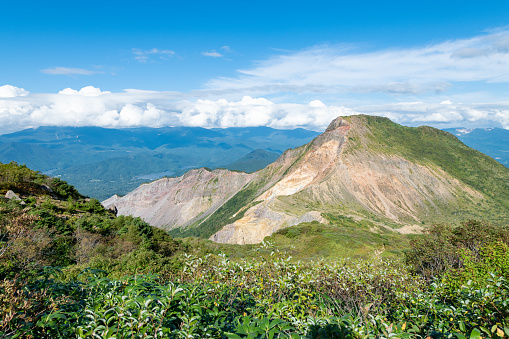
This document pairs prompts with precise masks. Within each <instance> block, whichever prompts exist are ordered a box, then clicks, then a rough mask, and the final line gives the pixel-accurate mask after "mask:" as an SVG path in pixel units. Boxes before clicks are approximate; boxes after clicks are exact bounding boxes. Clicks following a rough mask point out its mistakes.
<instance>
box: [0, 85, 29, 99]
mask: <svg viewBox="0 0 509 339" xmlns="http://www.w3.org/2000/svg"><path fill="white" fill-rule="evenodd" d="M28 93H29V92H28V91H26V90H25V89H24V88H19V87H15V86H11V85H3V86H0V98H14V97H20V96H26V95H28Z"/></svg>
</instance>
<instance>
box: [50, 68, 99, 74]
mask: <svg viewBox="0 0 509 339" xmlns="http://www.w3.org/2000/svg"><path fill="white" fill-rule="evenodd" d="M41 73H44V74H51V75H92V74H97V73H101V72H98V71H91V70H88V69H83V68H69V67H53V68H45V69H41Z"/></svg>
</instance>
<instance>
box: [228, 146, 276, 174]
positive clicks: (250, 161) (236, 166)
mask: <svg viewBox="0 0 509 339" xmlns="http://www.w3.org/2000/svg"><path fill="white" fill-rule="evenodd" d="M280 155H281V154H279V153H275V152H269V151H266V150H263V149H257V150H254V151H253V152H251V153H249V154H247V155H245V156H243V157H242V158H240V159H237V160H236V161H234V162H232V163H229V164H228V165H226V166H225V168H227V169H229V170H232V171H242V172H247V173H251V172H256V171H257V170H259V169H261V168H264V167H265V166H267V165H268V164H270V163H273V162H274V161H276V159H277V158H279V156H280Z"/></svg>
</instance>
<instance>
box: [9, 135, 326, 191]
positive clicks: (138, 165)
mask: <svg viewBox="0 0 509 339" xmlns="http://www.w3.org/2000/svg"><path fill="white" fill-rule="evenodd" d="M316 135H318V133H317V132H313V131H307V130H304V129H294V130H276V129H273V128H269V127H246V128H225V129H205V128H200V127H163V128H148V127H143V128H126V129H108V128H100V127H55V126H49V127H39V128H36V129H26V130H23V131H18V132H15V133H11V134H5V135H0V161H1V162H6V163H7V162H10V161H16V162H17V163H21V164H26V165H27V166H29V167H30V168H32V169H34V170H38V171H41V172H44V173H46V174H49V175H52V176H58V177H60V178H62V179H64V180H66V181H68V182H69V183H71V184H72V185H74V186H76V187H77V188H78V189H79V190H80V192H82V193H83V194H85V195H88V196H91V197H95V198H99V199H101V200H103V199H106V198H107V197H109V196H111V195H112V194H121V195H122V194H126V193H128V192H130V191H132V190H133V189H135V188H136V187H138V186H139V185H140V184H141V183H143V182H147V181H150V180H155V179H158V178H161V177H163V176H172V175H182V174H184V173H185V172H187V171H188V170H189V169H191V168H199V167H209V168H218V167H228V164H230V163H232V166H234V168H233V169H237V167H235V166H241V167H242V166H244V168H246V169H247V170H250V171H254V170H258V169H260V168H263V167H265V166H266V165H267V164H268V162H267V160H266V156H261V155H260V156H258V157H254V158H252V159H251V160H250V161H249V162H248V163H246V164H237V163H236V161H237V160H238V159H242V158H243V157H244V156H246V155H247V154H249V153H251V152H253V151H255V150H259V149H260V150H263V151H266V152H273V153H278V154H281V153H282V152H283V151H284V150H286V149H287V148H289V147H296V146H300V145H303V144H305V143H307V142H309V141H310V140H311V139H312V138H314V137H315V136H316ZM267 154H268V153H267ZM241 161H245V160H241ZM269 162H270V161H269ZM246 166H247V167H246Z"/></svg>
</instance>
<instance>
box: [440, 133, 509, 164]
mask: <svg viewBox="0 0 509 339" xmlns="http://www.w3.org/2000/svg"><path fill="white" fill-rule="evenodd" d="M445 131H447V132H449V133H451V134H454V135H455V136H457V137H458V139H460V140H461V141H462V142H463V143H464V144H465V145H467V146H469V147H472V148H474V149H476V150H478V151H481V152H482V153H484V154H486V155H489V156H490V157H492V158H493V159H495V160H497V161H498V162H500V163H501V164H502V165H504V166H506V167H509V130H507V129H503V128H475V129H467V128H448V129H446V130H445Z"/></svg>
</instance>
